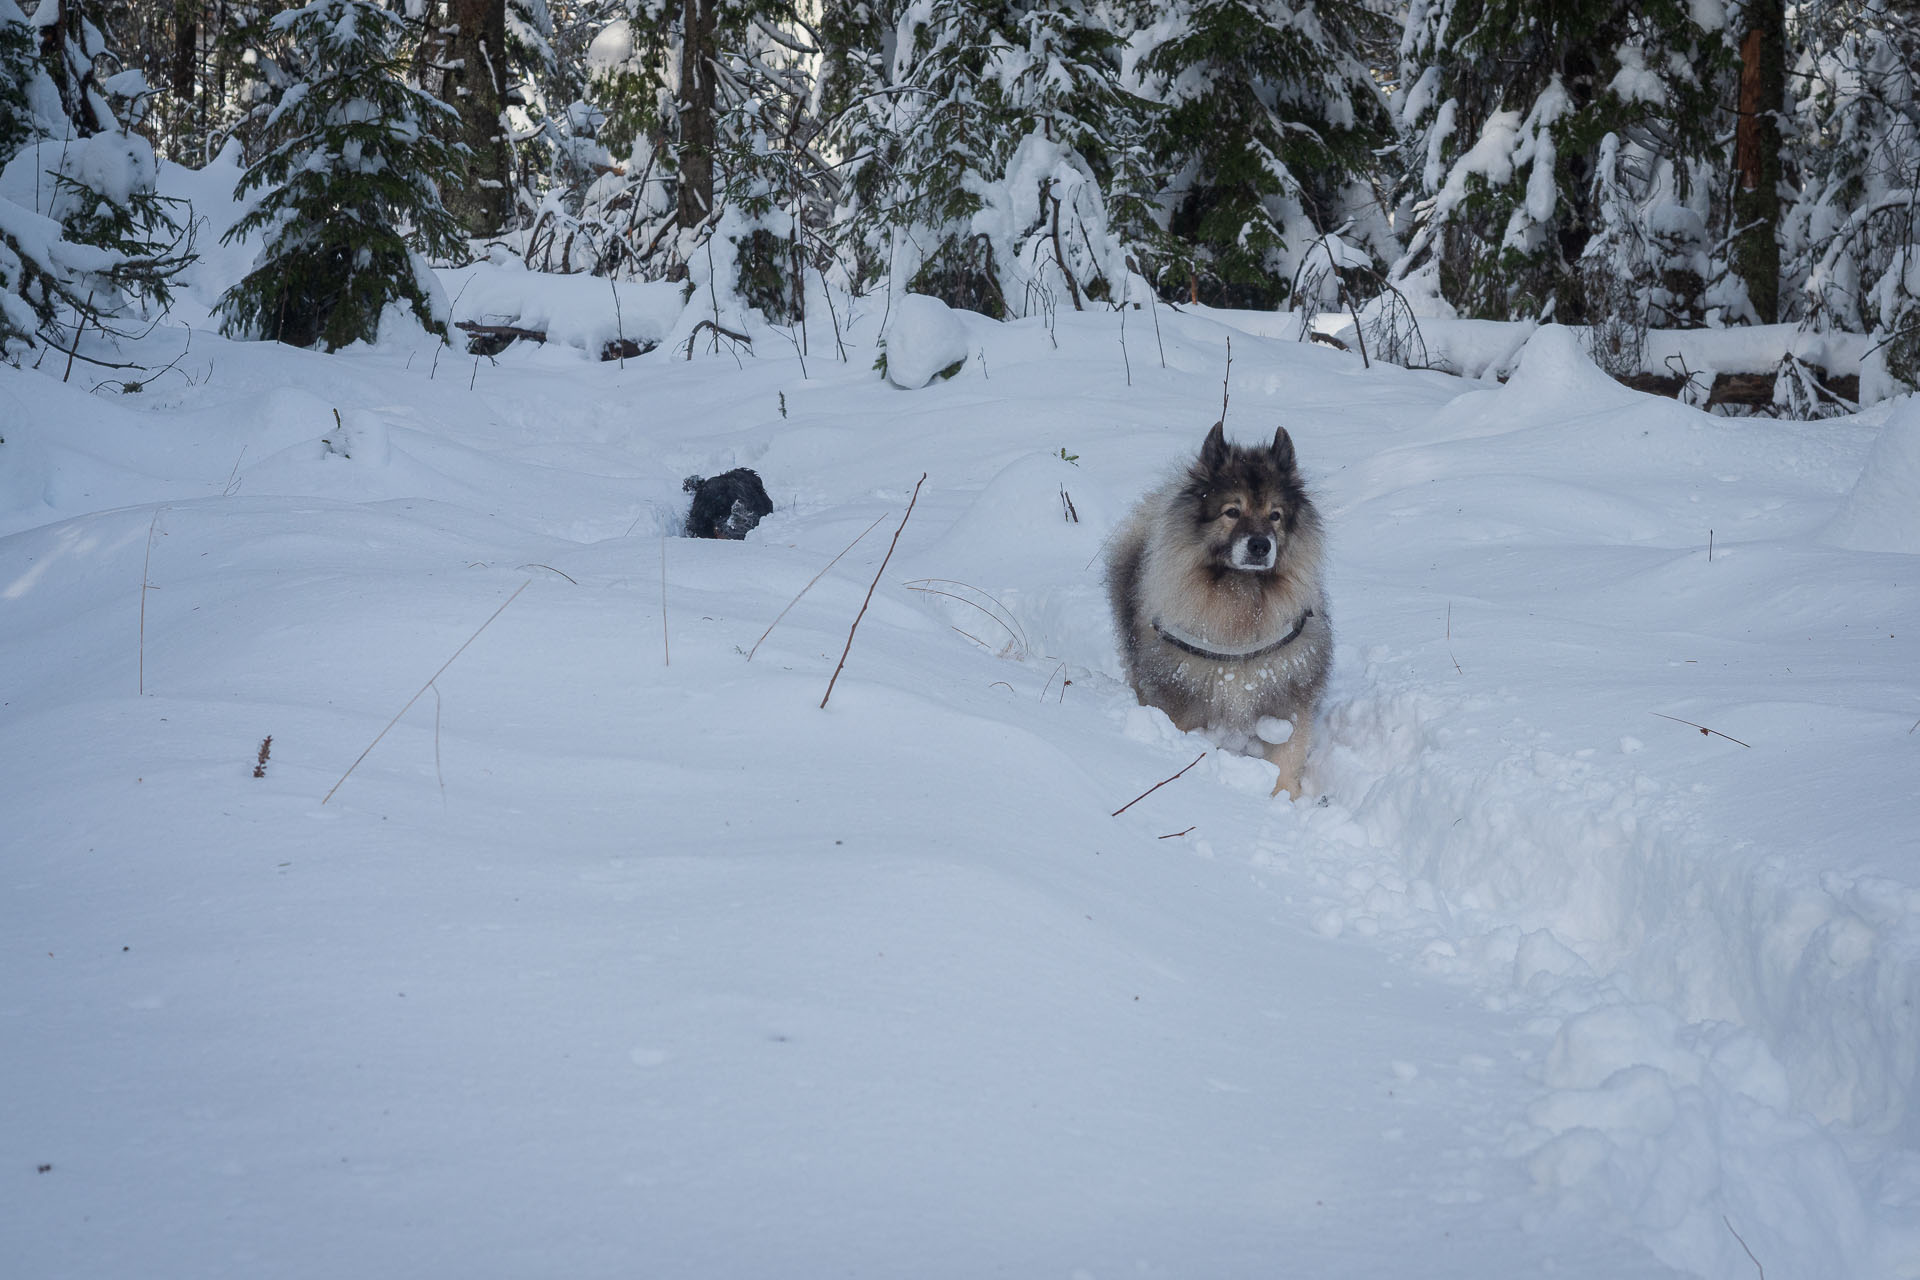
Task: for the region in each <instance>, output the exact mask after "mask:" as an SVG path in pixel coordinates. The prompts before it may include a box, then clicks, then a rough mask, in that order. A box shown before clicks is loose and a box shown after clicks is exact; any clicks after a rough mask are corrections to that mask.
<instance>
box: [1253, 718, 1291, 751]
mask: <svg viewBox="0 0 1920 1280" xmlns="http://www.w3.org/2000/svg"><path fill="white" fill-rule="evenodd" d="M1253 731H1254V733H1255V734H1256V735H1257V736H1258V737H1259V739H1260V741H1262V742H1264V743H1266V744H1268V745H1269V746H1275V747H1277V746H1279V745H1280V744H1281V743H1283V742H1290V741H1292V739H1293V721H1291V720H1283V719H1281V718H1280V717H1279V716H1261V717H1260V722H1259V723H1258V724H1256V725H1254V726H1253Z"/></svg>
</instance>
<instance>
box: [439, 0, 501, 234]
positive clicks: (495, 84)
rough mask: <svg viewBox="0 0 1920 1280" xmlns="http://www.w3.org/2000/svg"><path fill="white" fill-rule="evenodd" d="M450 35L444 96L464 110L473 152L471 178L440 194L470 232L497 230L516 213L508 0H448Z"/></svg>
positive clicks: (464, 136) (463, 127)
mask: <svg viewBox="0 0 1920 1280" xmlns="http://www.w3.org/2000/svg"><path fill="white" fill-rule="evenodd" d="M445 35H446V39H445V41H444V43H443V44H442V46H441V47H442V48H443V49H444V51H445V61H444V62H443V63H442V70H444V72H445V79H444V80H443V81H442V83H441V89H440V97H441V98H442V100H443V101H445V102H447V103H449V104H450V105H451V106H452V107H453V108H454V109H455V110H457V111H458V112H459V113H460V128H459V133H458V134H457V137H458V139H459V141H461V142H464V143H465V144H466V145H467V150H468V152H469V154H468V156H467V180H466V182H465V183H463V184H461V185H460V186H459V187H458V188H457V189H455V190H452V191H443V192H441V193H440V198H441V201H442V202H443V203H444V204H445V205H446V207H447V211H448V212H450V213H452V214H453V216H454V217H456V218H458V219H460V222H461V224H462V225H463V226H465V227H466V229H467V233H468V234H469V235H474V236H490V235H495V234H497V233H498V232H500V231H502V230H504V229H505V228H506V226H507V221H508V219H509V218H510V217H511V216H512V214H513V185H512V164H511V157H510V156H509V154H508V151H507V128H506V106H507V5H506V0H447V25H446V28H445Z"/></svg>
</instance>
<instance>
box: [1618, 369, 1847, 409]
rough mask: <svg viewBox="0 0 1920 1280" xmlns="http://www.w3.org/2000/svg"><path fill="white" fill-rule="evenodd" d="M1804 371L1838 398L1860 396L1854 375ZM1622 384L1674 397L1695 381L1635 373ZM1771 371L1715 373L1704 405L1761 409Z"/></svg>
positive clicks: (1769, 392)
mask: <svg viewBox="0 0 1920 1280" xmlns="http://www.w3.org/2000/svg"><path fill="white" fill-rule="evenodd" d="M1805 367H1806V370H1807V372H1808V373H1810V374H1812V375H1813V377H1814V380H1815V381H1816V382H1817V383H1818V385H1819V386H1820V387H1821V388H1822V389H1824V390H1825V391H1827V392H1829V393H1830V394H1832V395H1833V396H1834V397H1836V398H1837V399H1839V400H1845V401H1852V402H1855V403H1857V402H1858V401H1859V399H1860V377H1859V375H1858V374H1851V373H1849V374H1840V375H1834V374H1829V373H1828V372H1827V371H1826V370H1825V369H1822V368H1821V367H1820V366H1818V365H1812V364H1810V365H1807V366H1805ZM1619 381H1620V383H1621V384H1622V385H1624V386H1629V387H1632V388H1633V389H1634V390H1635V391H1645V392H1647V393H1648V394H1649V395H1656V396H1666V397H1668V398H1669V399H1678V398H1679V396H1680V393H1681V392H1682V391H1684V390H1686V388H1687V386H1688V384H1689V383H1693V384H1695V385H1697V384H1698V381H1699V378H1698V375H1696V376H1694V377H1692V378H1683V377H1681V376H1679V375H1678V374H1664V373H1635V374H1629V375H1628V376H1626V377H1624V378H1620V379H1619ZM1773 381H1774V373H1773V372H1772V371H1771V370H1769V371H1768V372H1765V373H1716V374H1714V375H1713V385H1712V386H1711V387H1710V388H1708V390H1707V399H1706V404H1705V405H1704V406H1703V407H1705V408H1712V407H1713V406H1714V405H1720V404H1732V405H1741V406H1743V407H1745V408H1750V409H1759V408H1765V407H1767V406H1769V405H1771V404H1772V403H1773Z"/></svg>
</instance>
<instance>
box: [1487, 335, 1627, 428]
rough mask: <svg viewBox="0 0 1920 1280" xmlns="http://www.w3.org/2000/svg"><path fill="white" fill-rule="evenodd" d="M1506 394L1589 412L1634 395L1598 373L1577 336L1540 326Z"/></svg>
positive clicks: (1508, 385)
mask: <svg viewBox="0 0 1920 1280" xmlns="http://www.w3.org/2000/svg"><path fill="white" fill-rule="evenodd" d="M1507 392H1508V394H1509V395H1512V394H1516V393H1517V394H1520V395H1523V396H1526V397H1527V398H1528V399H1551V400H1552V401H1554V402H1555V403H1577V404H1582V405H1586V406H1588V407H1590V408H1601V407H1603V406H1605V405H1608V404H1617V403H1619V402H1620V401H1621V400H1623V399H1630V398H1632V397H1633V396H1635V395H1637V394H1638V393H1637V392H1633V391H1629V390H1627V389H1626V388H1625V387H1623V386H1621V385H1620V384H1619V383H1617V382H1615V381H1614V380H1613V379H1612V378H1609V377H1608V376H1607V375H1606V374H1605V373H1603V372H1601V370H1600V367H1599V366H1598V365H1596V364H1594V362H1593V360H1592V358H1591V357H1589V356H1588V355H1587V352H1586V349H1585V348H1584V347H1583V346H1582V345H1581V342H1580V337H1579V335H1578V334H1576V333H1574V331H1573V330H1571V329H1569V328H1567V327H1566V326H1565V325H1563V324H1543V325H1541V326H1540V327H1539V328H1538V329H1536V330H1535V331H1534V334H1533V336H1532V337H1531V338H1529V339H1527V345H1526V347H1525V348H1524V349H1523V350H1522V351H1521V352H1520V367H1519V368H1517V369H1515V370H1514V373H1513V377H1512V378H1511V379H1510V380H1509V381H1508V383H1507Z"/></svg>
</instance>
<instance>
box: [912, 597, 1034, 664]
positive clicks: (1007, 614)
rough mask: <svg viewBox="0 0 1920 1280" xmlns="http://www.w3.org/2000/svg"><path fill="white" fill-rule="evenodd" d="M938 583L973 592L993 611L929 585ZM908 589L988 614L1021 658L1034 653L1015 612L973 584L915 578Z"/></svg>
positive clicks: (969, 637) (978, 602) (985, 606)
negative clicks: (953, 601) (995, 610)
mask: <svg viewBox="0 0 1920 1280" xmlns="http://www.w3.org/2000/svg"><path fill="white" fill-rule="evenodd" d="M936 582H938V583H945V584H946V585H947V586H949V587H959V588H960V589H961V590H963V591H971V592H973V594H974V595H976V596H979V597H980V598H981V599H983V600H985V601H986V602H987V604H990V605H992V606H993V609H989V608H987V605H985V604H981V603H980V601H979V600H970V599H968V598H967V597H966V596H962V595H955V594H954V593H953V592H951V591H943V590H941V589H940V588H939V587H936V586H929V585H927V584H929V583H936ZM906 588H907V590H909V591H918V592H920V593H921V594H922V595H929V596H945V597H946V598H947V599H949V600H957V601H959V602H960V603H961V604H964V605H967V606H969V607H971V608H974V609H978V610H979V611H980V612H982V613H984V614H986V615H987V616H988V617H989V618H992V619H993V620H994V622H995V623H996V624H998V625H999V626H1000V627H1001V628H1002V629H1003V630H1005V631H1006V633H1007V636H1008V639H1009V640H1010V641H1011V643H1012V645H1013V646H1017V648H1018V649H1019V656H1020V657H1023V658H1024V657H1026V656H1027V654H1028V653H1029V652H1031V651H1032V648H1033V646H1032V645H1030V644H1028V643H1027V632H1026V629H1025V628H1024V627H1022V626H1021V625H1020V620H1019V619H1017V618H1015V617H1014V616H1013V610H1011V609H1009V608H1007V606H1006V605H1004V604H1001V603H1000V601H998V600H997V599H995V598H994V597H993V596H992V595H991V594H989V593H988V592H985V591H982V590H981V589H980V588H979V587H976V586H974V585H973V584H972V583H970V582H961V581H960V580H959V579H957V578H915V579H914V580H913V581H912V582H909V583H907V584H906ZM994 609H998V610H999V611H1000V612H999V613H995V612H994ZM1002 615H1004V616H1002ZM954 630H955V631H960V628H958V627H955V628H954ZM960 634H961V635H963V636H967V633H966V632H964V631H960ZM974 638H975V637H973V636H967V639H969V640H972V639H974ZM986 647H987V646H986V645H984V644H982V645H981V648H983V649H984V648H986Z"/></svg>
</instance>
